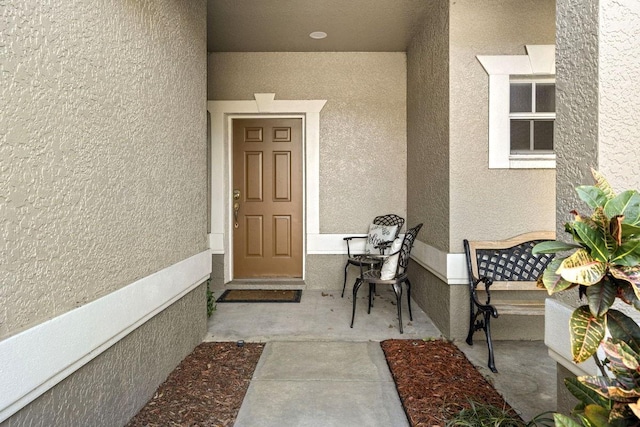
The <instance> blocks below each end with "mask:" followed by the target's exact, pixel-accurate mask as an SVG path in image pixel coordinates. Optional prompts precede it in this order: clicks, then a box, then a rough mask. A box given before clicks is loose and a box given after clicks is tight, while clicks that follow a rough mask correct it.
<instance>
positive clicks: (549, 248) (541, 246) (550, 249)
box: [531, 240, 581, 255]
mask: <svg viewBox="0 0 640 427" xmlns="http://www.w3.org/2000/svg"><path fill="white" fill-rule="evenodd" d="M580 247H581V246H580V245H576V244H574V243H566V242H561V241H558V240H549V241H546V242H540V243H538V244H537V245H535V246H534V247H533V250H532V251H531V252H532V253H533V254H534V255H537V254H555V253H557V252H564V251H570V250H572V249H577V248H580Z"/></svg>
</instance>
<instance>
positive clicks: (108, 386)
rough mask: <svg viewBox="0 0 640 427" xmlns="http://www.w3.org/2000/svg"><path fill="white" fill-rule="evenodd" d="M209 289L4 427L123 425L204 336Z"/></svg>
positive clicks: (184, 299)
mask: <svg viewBox="0 0 640 427" xmlns="http://www.w3.org/2000/svg"><path fill="white" fill-rule="evenodd" d="M205 289H206V285H204V284H202V285H200V286H198V287H197V288H196V289H195V290H193V291H192V292H190V293H188V294H187V295H185V296H184V297H182V298H181V299H180V300H178V301H176V302H175V303H174V304H172V305H171V306H170V307H168V308H167V309H166V310H165V311H163V312H162V313H160V314H158V315H157V316H155V317H154V318H153V319H151V320H149V321H148V322H147V323H145V324H144V325H142V326H141V327H139V328H138V329H136V330H135V331H133V332H132V333H131V334H129V335H127V336H126V337H125V338H124V339H122V340H121V341H119V342H118V343H116V344H115V345H114V346H113V347H111V348H110V349H108V350H107V351H105V352H104V353H102V354H101V355H100V356H98V357H97V358H96V359H94V360H93V361H91V362H89V363H88V364H87V365H85V366H84V367H82V368H81V369H80V370H78V371H77V372H76V373H75V374H74V375H72V376H70V377H69V378H67V379H66V380H64V381H62V382H61V383H59V384H58V385H56V386H55V387H54V388H52V389H51V390H49V391H47V392H46V393H45V394H43V395H42V396H40V397H39V398H38V399H36V400H35V401H34V402H33V403H31V404H30V405H28V406H27V407H25V408H24V409H22V410H21V411H19V412H18V413H16V414H15V415H13V416H12V417H10V418H9V419H8V420H6V421H5V422H4V423H2V427H19V426H20V427H22V426H92V427H100V426H104V427H110V426H120V425H124V424H126V422H127V421H128V420H129V419H130V418H131V417H133V416H134V415H135V414H136V413H137V412H138V411H139V410H140V408H141V407H142V406H143V405H144V404H145V403H146V402H147V401H148V400H149V399H150V398H151V397H152V396H153V393H154V392H155V390H156V388H157V387H158V385H159V384H161V383H162V382H163V381H164V380H165V379H166V377H167V376H168V375H169V373H170V372H171V371H172V370H173V369H174V368H175V367H176V366H177V365H178V363H180V361H181V360H182V359H184V358H185V357H186V355H187V354H189V353H190V352H191V351H192V350H193V348H194V347H195V346H196V345H198V344H200V343H201V342H202V338H203V337H204V335H205V334H206V330H207V326H206V325H207V321H206V316H207V315H206V295H205Z"/></svg>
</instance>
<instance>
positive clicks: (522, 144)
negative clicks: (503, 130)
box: [511, 120, 531, 152]
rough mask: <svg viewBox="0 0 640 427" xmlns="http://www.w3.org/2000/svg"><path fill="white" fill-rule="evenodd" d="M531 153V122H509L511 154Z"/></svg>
mask: <svg viewBox="0 0 640 427" xmlns="http://www.w3.org/2000/svg"><path fill="white" fill-rule="evenodd" d="M517 151H531V121H530V120H511V152H517Z"/></svg>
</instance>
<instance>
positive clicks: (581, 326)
mask: <svg viewBox="0 0 640 427" xmlns="http://www.w3.org/2000/svg"><path fill="white" fill-rule="evenodd" d="M606 319H607V318H606V317H595V316H593V315H592V314H591V311H590V310H589V306H586V305H583V306H581V307H578V308H576V309H575V310H574V311H573V313H572V314H571V320H570V321H569V326H570V328H571V329H570V331H571V355H572V356H573V361H574V362H576V363H582V362H584V361H585V360H587V359H588V358H590V357H591V356H593V354H594V353H595V352H596V350H598V346H599V345H600V342H601V341H602V340H603V339H604V334H605V331H606V326H607V322H606Z"/></svg>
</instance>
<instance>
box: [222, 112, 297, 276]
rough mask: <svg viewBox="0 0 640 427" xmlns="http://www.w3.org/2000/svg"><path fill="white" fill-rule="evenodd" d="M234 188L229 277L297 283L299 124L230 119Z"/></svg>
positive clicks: (272, 120)
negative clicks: (284, 279)
mask: <svg viewBox="0 0 640 427" xmlns="http://www.w3.org/2000/svg"><path fill="white" fill-rule="evenodd" d="M233 189H234V190H238V191H239V192H240V194H239V197H238V200H234V201H233V202H234V203H237V207H238V209H237V219H236V218H234V228H233V230H234V235H233V245H234V249H233V260H234V277H235V278H239V279H240V278H256V277H296V278H301V277H302V229H303V227H302V225H303V223H302V219H303V211H302V197H303V193H302V120H301V119H235V120H233ZM234 212H235V210H234ZM235 224H237V226H236V225H235Z"/></svg>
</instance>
